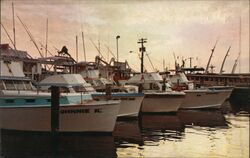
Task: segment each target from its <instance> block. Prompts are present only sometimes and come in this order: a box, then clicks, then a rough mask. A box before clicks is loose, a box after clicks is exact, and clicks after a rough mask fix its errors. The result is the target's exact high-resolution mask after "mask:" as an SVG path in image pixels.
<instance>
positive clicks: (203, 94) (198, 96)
mask: <svg viewBox="0 0 250 158" xmlns="http://www.w3.org/2000/svg"><path fill="white" fill-rule="evenodd" d="M170 80H171V82H172V83H173V84H174V85H175V87H178V86H179V85H180V86H182V88H179V89H182V90H183V91H184V92H185V93H186V97H185V99H184V101H183V102H182V104H181V107H180V108H181V109H204V108H206V109H207V108H221V105H222V104H223V103H224V102H225V100H226V99H228V98H229V97H230V95H231V93H232V90H233V87H227V86H226V87H222V86H220V87H209V88H205V87H203V88H199V89H194V86H193V85H192V82H190V81H188V79H187V78H186V76H185V74H184V73H181V72H180V73H177V74H175V75H174V76H171V77H170ZM185 87H186V88H185ZM185 89H186V90H185Z"/></svg>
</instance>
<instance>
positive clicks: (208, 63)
mask: <svg viewBox="0 0 250 158" xmlns="http://www.w3.org/2000/svg"><path fill="white" fill-rule="evenodd" d="M217 43H218V39H217V40H216V42H215V45H214V47H213V49H212V52H211V55H210V57H209V60H208V62H207V67H206V70H205V73H208V68H209V65H210V62H211V59H212V57H213V54H214V50H215V48H216V45H217Z"/></svg>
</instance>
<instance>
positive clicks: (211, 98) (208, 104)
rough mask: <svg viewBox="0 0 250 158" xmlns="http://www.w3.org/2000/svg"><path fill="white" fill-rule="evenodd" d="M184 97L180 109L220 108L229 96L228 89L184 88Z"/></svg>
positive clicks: (229, 91)
mask: <svg viewBox="0 0 250 158" xmlns="http://www.w3.org/2000/svg"><path fill="white" fill-rule="evenodd" d="M184 92H185V93H186V97H185V99H184V101H183V103H182V104H181V107H180V108H181V109H203V108H217V109H218V108H221V105H222V104H223V103H224V102H225V100H226V99H227V98H229V96H230V94H231V92H232V89H230V90H185V91H184Z"/></svg>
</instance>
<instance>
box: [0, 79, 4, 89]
mask: <svg viewBox="0 0 250 158" xmlns="http://www.w3.org/2000/svg"><path fill="white" fill-rule="evenodd" d="M0 89H1V90H3V89H5V87H4V84H3V81H1V80H0Z"/></svg>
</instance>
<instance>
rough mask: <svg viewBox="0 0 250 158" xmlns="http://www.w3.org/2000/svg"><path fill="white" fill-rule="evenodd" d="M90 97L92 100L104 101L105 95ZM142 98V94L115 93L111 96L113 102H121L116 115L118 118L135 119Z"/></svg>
mask: <svg viewBox="0 0 250 158" xmlns="http://www.w3.org/2000/svg"><path fill="white" fill-rule="evenodd" d="M92 97H93V98H94V99H98V100H101V99H105V97H106V95H105V94H98V93H97V94H92ZM143 98H144V94H143V93H120V94H119V93H117V94H112V98H111V99H114V100H121V106H120V110H119V113H118V117H123V116H126V117H137V116H138V114H139V112H140V108H141V104H142V101H143Z"/></svg>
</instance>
